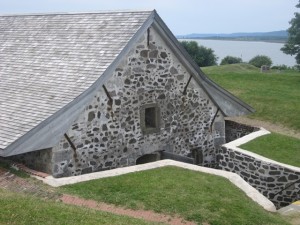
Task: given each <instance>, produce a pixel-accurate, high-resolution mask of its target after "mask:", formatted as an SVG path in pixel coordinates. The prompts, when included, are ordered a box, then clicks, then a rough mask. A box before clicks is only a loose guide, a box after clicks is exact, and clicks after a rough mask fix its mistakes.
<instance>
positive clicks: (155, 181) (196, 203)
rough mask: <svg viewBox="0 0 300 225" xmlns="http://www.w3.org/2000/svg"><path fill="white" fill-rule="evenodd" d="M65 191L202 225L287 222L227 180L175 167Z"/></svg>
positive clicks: (107, 179) (109, 179) (101, 181)
mask: <svg viewBox="0 0 300 225" xmlns="http://www.w3.org/2000/svg"><path fill="white" fill-rule="evenodd" d="M62 191H63V192H67V193H70V194H74V195H78V196H80V197H83V198H86V199H93V200H96V201H100V202H107V203H112V204H116V205H122V206H126V207H128V208H132V209H139V208H142V209H150V210H154V211H156V212H160V213H165V214H178V215H179V216H181V217H183V218H185V219H187V220H193V221H196V222H198V223H199V224H202V223H205V222H206V223H208V224H211V225H212V224H214V225H217V224H219V225H226V224H228V225H229V224H230V225H231V224H249V225H250V224H287V223H286V221H285V220H284V219H283V218H282V217H281V216H280V215H278V214H274V213H269V212H267V211H265V210H264V209H263V208H262V207H260V206H259V205H257V204H256V203H254V202H253V201H252V200H250V199H249V198H248V197H247V196H246V195H245V194H244V193H243V192H242V191H241V190H239V189H238V188H237V187H235V186H234V185H233V184H231V183H230V182H229V181H228V180H226V179H224V178H221V177H217V176H213V175H208V174H203V173H199V172H195V171H189V170H185V169H181V168H176V167H165V168H160V169H153V170H148V171H143V172H137V173H131V174H126V175H122V176H117V177H111V178H105V179H100V180H93V181H88V182H83V183H78V184H74V185H69V186H64V187H62Z"/></svg>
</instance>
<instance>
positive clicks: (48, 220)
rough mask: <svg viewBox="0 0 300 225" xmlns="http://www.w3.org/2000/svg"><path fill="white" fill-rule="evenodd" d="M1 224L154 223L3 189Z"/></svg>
mask: <svg viewBox="0 0 300 225" xmlns="http://www.w3.org/2000/svg"><path fill="white" fill-rule="evenodd" d="M0 205H1V214H0V224H18V225H21V224H28V225H33V224H49V225H54V224H59V225H60V224H80V225H82V224H87V225H90V224H101V225H104V224H107V225H112V224H120V225H121V224H124V225H128V224H136V225H140V224H145V225H146V224H151V223H146V222H144V221H142V220H138V219H132V218H129V217H125V216H117V215H114V214H110V213H105V212H100V211H96V210H91V209H85V208H80V207H75V206H69V205H64V204H62V203H59V202H54V201H49V200H48V201H44V200H41V199H38V198H34V197H29V196H25V195H21V194H15V193H11V192H8V191H4V190H3V189H0Z"/></svg>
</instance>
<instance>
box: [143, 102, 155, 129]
mask: <svg viewBox="0 0 300 225" xmlns="http://www.w3.org/2000/svg"><path fill="white" fill-rule="evenodd" d="M145 125H146V128H156V127H157V121H156V108H155V107H150V108H146V109H145Z"/></svg>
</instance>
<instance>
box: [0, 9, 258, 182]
mask: <svg viewBox="0 0 300 225" xmlns="http://www.w3.org/2000/svg"><path fill="white" fill-rule="evenodd" d="M0 29H1V33H0V65H1V67H0V78H1V79H0V105H1V115H0V156H1V157H8V158H10V159H13V160H18V161H21V162H23V163H25V164H26V165H27V166H29V167H32V168H34V169H37V170H40V171H44V172H47V173H50V174H53V176H55V177H62V176H71V175H79V174H83V173H88V172H93V171H101V170H106V169H111V168H116V167H123V166H129V165H135V164H136V163H140V162H145V161H151V160H156V159H159V158H163V157H165V158H168V157H171V158H177V159H179V160H186V161H189V160H191V161H193V162H194V163H197V164H200V165H205V166H214V164H215V163H216V152H217V150H218V148H219V146H220V145H221V144H223V143H225V121H224V117H227V116H240V115H245V114H248V113H251V112H253V109H252V108H251V107H250V106H248V105H247V104H245V103H244V102H242V101H241V100H239V99H238V98H236V97H234V96H233V95H232V94H230V93H229V92H227V91H225V90H224V89H222V88H221V87H219V86H218V85H217V84H215V83H214V82H213V81H211V80H210V79H209V78H207V77H206V76H205V74H204V73H203V72H202V71H201V70H200V69H199V67H198V66H197V65H196V64H195V63H194V62H193V61H192V59H191V58H190V56H189V55H188V54H187V53H186V51H185V50H184V49H183V48H182V47H181V45H180V43H179V42H178V41H177V39H176V38H175V37H174V35H173V34H172V33H171V32H170V30H169V29H168V27H167V26H166V25H165V24H164V22H163V21H162V20H161V18H160V17H159V16H158V14H157V13H156V11H137V12H133V11H110V12H99V13H74V14H72V13H70V14H41V15H40V14H35V15H8V16H0Z"/></svg>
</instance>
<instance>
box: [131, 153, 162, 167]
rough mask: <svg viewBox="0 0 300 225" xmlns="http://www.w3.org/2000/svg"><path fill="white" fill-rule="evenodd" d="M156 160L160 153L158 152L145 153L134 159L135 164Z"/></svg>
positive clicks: (158, 158)
mask: <svg viewBox="0 0 300 225" xmlns="http://www.w3.org/2000/svg"><path fill="white" fill-rule="evenodd" d="M157 160H160V154H159V153H153V154H146V155H142V156H141V157H139V158H138V159H137V160H136V165H139V164H145V163H149V162H155V161H157Z"/></svg>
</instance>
